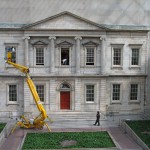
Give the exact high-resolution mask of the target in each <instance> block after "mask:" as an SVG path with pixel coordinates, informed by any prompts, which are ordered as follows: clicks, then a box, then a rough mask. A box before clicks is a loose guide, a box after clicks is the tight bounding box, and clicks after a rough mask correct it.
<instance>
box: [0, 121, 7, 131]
mask: <svg viewBox="0 0 150 150" xmlns="http://www.w3.org/2000/svg"><path fill="white" fill-rule="evenodd" d="M5 126H6V123H0V132H2V130H3V129H4V127H5Z"/></svg>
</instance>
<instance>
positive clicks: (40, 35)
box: [0, 11, 149, 117]
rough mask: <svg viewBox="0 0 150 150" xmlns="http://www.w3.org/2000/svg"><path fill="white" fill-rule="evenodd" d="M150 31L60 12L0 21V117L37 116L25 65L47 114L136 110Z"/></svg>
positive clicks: (141, 103)
mask: <svg viewBox="0 0 150 150" xmlns="http://www.w3.org/2000/svg"><path fill="white" fill-rule="evenodd" d="M148 42H149V29H148V27H146V26H131V25H107V24H99V23H96V22H93V21H90V20H88V19H87V18H83V17H81V16H79V15H76V14H74V13H71V12H68V11H63V12H61V13H58V14H56V15H53V16H50V17H48V18H46V19H42V20H40V21H37V22H35V23H33V22H32V23H28V24H20V23H18V24H13V23H10V24H8V23H7V24H6V23H5V24H2V23H1V25H0V49H1V51H0V62H1V63H0V95H1V96H0V117H9V116H10V115H13V116H18V115H20V114H22V113H32V114H37V113H38V110H37V107H36V105H35V102H34V100H33V97H32V95H31V93H30V90H29V88H28V85H27V83H26V79H25V76H24V75H23V74H22V73H20V72H19V71H18V70H16V69H15V68H13V67H12V66H9V65H7V64H5V61H4V58H5V57H6V52H7V51H8V50H10V49H11V50H12V49H13V56H14V60H13V61H14V62H16V63H18V64H21V65H24V66H27V67H29V69H30V74H31V77H32V79H33V81H34V83H35V86H36V88H37V91H38V93H39V96H40V98H41V102H42V103H43V105H44V107H45V109H46V111H47V113H48V114H51V113H64V112H65V113H71V112H74V113H76V112H77V113H83V112H95V111H97V110H99V111H101V112H102V113H103V114H107V113H110V112H115V113H120V114H127V113H128V114H129V113H132V114H139V113H143V112H144V108H145V105H147V106H148V104H149V100H148V97H147V95H148V94H147V93H148V85H147V84H148V82H149V80H148V63H149V61H148V55H149V43H148Z"/></svg>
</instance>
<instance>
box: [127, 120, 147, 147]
mask: <svg viewBox="0 0 150 150" xmlns="http://www.w3.org/2000/svg"><path fill="white" fill-rule="evenodd" d="M126 123H127V124H128V125H129V126H130V128H131V129H132V130H133V131H134V132H135V133H136V134H137V135H138V136H139V137H140V138H141V140H142V141H143V142H144V143H145V144H146V145H147V146H148V147H149V148H150V120H138V121H126Z"/></svg>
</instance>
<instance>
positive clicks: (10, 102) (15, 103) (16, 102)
mask: <svg viewBox="0 0 150 150" xmlns="http://www.w3.org/2000/svg"><path fill="white" fill-rule="evenodd" d="M9 85H16V87H17V101H9ZM18 91H19V85H18V84H17V83H16V82H14V83H13V82H12V83H7V84H6V99H7V102H6V104H7V105H18V104H19V92H18Z"/></svg>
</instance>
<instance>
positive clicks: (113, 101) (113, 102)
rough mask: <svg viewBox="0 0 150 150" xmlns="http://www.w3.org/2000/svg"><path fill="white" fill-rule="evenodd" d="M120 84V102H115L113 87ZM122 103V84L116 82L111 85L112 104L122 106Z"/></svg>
mask: <svg viewBox="0 0 150 150" xmlns="http://www.w3.org/2000/svg"><path fill="white" fill-rule="evenodd" d="M115 84H118V85H120V99H119V100H113V85H115ZM121 102H122V83H119V82H114V83H111V104H117V103H118V104H120V103H121Z"/></svg>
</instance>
